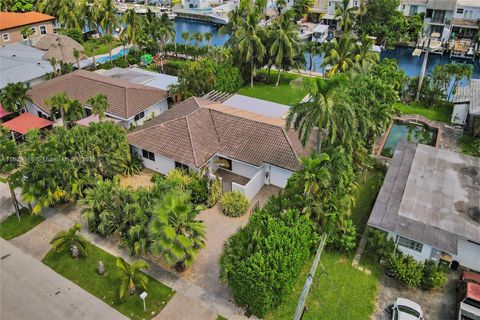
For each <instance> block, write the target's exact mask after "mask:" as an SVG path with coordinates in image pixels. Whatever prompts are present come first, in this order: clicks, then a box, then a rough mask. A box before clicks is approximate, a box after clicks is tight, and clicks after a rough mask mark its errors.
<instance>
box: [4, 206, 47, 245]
mask: <svg viewBox="0 0 480 320" xmlns="http://www.w3.org/2000/svg"><path fill="white" fill-rule="evenodd" d="M43 220H45V218H44V217H42V216H39V215H32V214H30V212H29V211H28V209H25V208H22V209H21V210H20V221H18V218H17V215H16V214H15V213H13V214H12V215H10V216H9V217H8V218H7V219H5V220H3V221H2V223H0V237H2V238H3V239H5V240H10V239H13V238H15V237H18V236H19V235H22V234H24V233H25V232H27V231H29V230H30V229H32V228H34V227H35V226H37V225H38V224H39V223H40V222H42V221H43Z"/></svg>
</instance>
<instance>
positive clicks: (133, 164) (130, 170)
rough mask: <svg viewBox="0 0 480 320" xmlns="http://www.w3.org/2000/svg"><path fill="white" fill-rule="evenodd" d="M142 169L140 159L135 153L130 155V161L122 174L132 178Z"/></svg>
mask: <svg viewBox="0 0 480 320" xmlns="http://www.w3.org/2000/svg"><path fill="white" fill-rule="evenodd" d="M142 169H143V161H142V158H140V156H139V155H138V154H136V153H134V154H132V156H131V158H130V161H129V162H128V163H127V165H126V166H125V170H124V172H123V174H125V175H127V176H133V175H134V174H137V173H139V172H140V171H142Z"/></svg>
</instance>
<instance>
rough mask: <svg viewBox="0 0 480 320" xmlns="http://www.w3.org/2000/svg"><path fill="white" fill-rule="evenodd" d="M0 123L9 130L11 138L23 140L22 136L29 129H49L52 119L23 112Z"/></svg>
mask: <svg viewBox="0 0 480 320" xmlns="http://www.w3.org/2000/svg"><path fill="white" fill-rule="evenodd" d="M0 125H1V126H2V127H4V128H5V129H7V130H9V131H10V132H11V134H12V138H13V139H14V140H17V141H23V139H24V136H25V135H26V134H27V132H28V131H29V130H32V129H39V130H47V129H51V128H52V126H53V121H50V120H47V119H43V118H39V117H37V116H34V115H33V114H30V113H28V112H25V113H22V114H21V115H19V116H18V117H15V118H13V119H12V120H10V121H6V122H4V123H1V124H0Z"/></svg>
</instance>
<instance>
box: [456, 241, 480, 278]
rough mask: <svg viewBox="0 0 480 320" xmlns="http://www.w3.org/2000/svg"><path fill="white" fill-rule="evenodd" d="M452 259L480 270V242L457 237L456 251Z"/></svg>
mask: <svg viewBox="0 0 480 320" xmlns="http://www.w3.org/2000/svg"><path fill="white" fill-rule="evenodd" d="M454 259H456V260H457V261H458V262H460V265H462V266H464V267H467V268H469V269H472V270H475V271H480V244H476V243H473V242H469V241H467V240H464V239H458V252H457V256H456V257H454Z"/></svg>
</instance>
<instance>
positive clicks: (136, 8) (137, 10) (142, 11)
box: [133, 4, 148, 14]
mask: <svg viewBox="0 0 480 320" xmlns="http://www.w3.org/2000/svg"><path fill="white" fill-rule="evenodd" d="M133 11H135V13H139V14H145V13H147V12H148V10H147V8H146V7H145V6H142V5H139V4H136V5H134V6H133Z"/></svg>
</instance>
